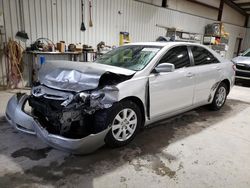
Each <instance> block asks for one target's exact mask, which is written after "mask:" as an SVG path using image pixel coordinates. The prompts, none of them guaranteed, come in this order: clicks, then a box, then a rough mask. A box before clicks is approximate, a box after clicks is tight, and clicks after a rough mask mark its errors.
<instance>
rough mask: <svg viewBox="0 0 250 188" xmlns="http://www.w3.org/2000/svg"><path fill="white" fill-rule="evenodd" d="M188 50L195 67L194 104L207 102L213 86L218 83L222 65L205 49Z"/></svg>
mask: <svg viewBox="0 0 250 188" xmlns="http://www.w3.org/2000/svg"><path fill="white" fill-rule="evenodd" d="M189 48H190V49H191V52H192V53H191V54H192V55H191V58H192V59H193V62H194V66H195V67H196V69H194V70H195V75H196V79H195V82H196V86H195V96H194V104H198V103H204V102H207V101H208V99H209V97H210V93H211V90H212V88H213V86H215V84H216V83H218V82H219V81H220V76H221V72H222V65H221V63H220V62H219V60H218V59H217V58H216V57H215V56H214V55H213V54H212V53H211V52H209V51H208V50H207V49H205V48H203V47H200V46H189Z"/></svg>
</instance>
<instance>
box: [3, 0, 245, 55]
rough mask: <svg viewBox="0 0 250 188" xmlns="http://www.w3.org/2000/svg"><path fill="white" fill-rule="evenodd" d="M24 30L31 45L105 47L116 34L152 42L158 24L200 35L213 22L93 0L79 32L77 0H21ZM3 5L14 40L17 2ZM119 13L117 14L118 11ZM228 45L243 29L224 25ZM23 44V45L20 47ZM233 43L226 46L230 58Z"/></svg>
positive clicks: (126, 1)
mask: <svg viewBox="0 0 250 188" xmlns="http://www.w3.org/2000/svg"><path fill="white" fill-rule="evenodd" d="M23 2H24V9H25V29H26V32H27V33H28V35H29V37H30V40H28V41H27V43H26V45H29V44H31V43H33V42H34V41H35V40H36V39H37V38H39V37H47V38H50V39H51V40H53V41H54V42H57V41H60V40H65V41H66V43H68V44H69V43H76V42H81V43H85V44H90V45H93V46H94V47H95V46H96V44H97V43H99V42H100V41H105V42H106V43H107V44H109V45H118V40H119V32H120V31H128V32H130V35H131V39H132V41H133V42H137V41H154V40H155V39H156V38H157V37H158V36H159V35H164V34H165V30H164V29H162V28H159V27H156V26H155V25H156V24H161V25H164V26H168V27H177V28H180V29H183V30H186V31H190V32H198V33H204V26H205V25H207V24H208V23H213V22H214V20H211V19H205V18H201V17H197V16H194V15H190V14H185V13H182V12H179V11H174V10H170V9H165V8H159V7H156V6H152V5H148V4H145V3H141V2H137V1H133V0H101V1H100V0H94V1H93V24H94V26H93V27H92V28H89V26H88V20H89V16H88V1H87V0H85V15H84V17H85V25H86V27H87V30H86V31H85V32H81V31H80V24H81V20H80V17H81V15H80V13H81V10H80V0H24V1H23ZM0 3H3V10H4V17H5V29H6V35H7V38H9V37H10V38H14V37H15V34H16V32H17V31H18V29H19V27H18V25H19V23H20V20H19V16H18V6H19V5H18V1H17V0H0ZM119 11H120V13H121V14H119V13H118V12H119ZM226 29H227V31H228V32H230V34H231V33H232V32H234V33H233V34H232V35H230V43H233V42H234V41H235V39H236V35H237V36H238V35H244V32H245V30H244V28H242V27H238V26H234V25H230V24H227V27H226ZM23 45H25V44H23ZM233 48H234V44H233V45H230V46H229V53H228V54H229V55H228V58H230V57H231V54H232V52H233Z"/></svg>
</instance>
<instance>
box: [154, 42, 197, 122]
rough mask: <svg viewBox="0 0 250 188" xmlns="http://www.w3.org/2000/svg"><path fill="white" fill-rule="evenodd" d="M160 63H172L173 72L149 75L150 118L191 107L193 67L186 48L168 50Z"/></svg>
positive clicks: (178, 47) (179, 47)
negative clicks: (173, 66)
mask: <svg viewBox="0 0 250 188" xmlns="http://www.w3.org/2000/svg"><path fill="white" fill-rule="evenodd" d="M160 63H172V64H174V65H175V71H173V72H167V73H151V75H150V77H149V91H150V117H151V118H154V117H157V116H161V115H165V114H167V113H171V112H174V111H176V110H179V109H182V108H185V107H188V106H191V105H192V102H193V95H194V77H195V75H194V73H193V69H194V67H191V64H190V58H189V54H188V51H187V47H186V46H177V47H174V48H172V49H170V50H169V51H168V52H167V53H166V54H165V55H164V56H163V58H162V59H161V60H160V61H159V63H158V64H160Z"/></svg>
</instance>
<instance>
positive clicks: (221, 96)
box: [210, 82, 228, 110]
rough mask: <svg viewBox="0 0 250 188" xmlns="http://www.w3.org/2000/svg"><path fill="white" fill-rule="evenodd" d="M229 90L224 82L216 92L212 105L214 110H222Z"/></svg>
mask: <svg viewBox="0 0 250 188" xmlns="http://www.w3.org/2000/svg"><path fill="white" fill-rule="evenodd" d="M227 90H228V88H227V85H226V84H225V83H224V82H222V83H220V85H219V87H218V88H217V90H216V92H215V95H214V99H213V102H212V103H211V105H210V108H211V109H212V110H220V109H221V108H222V106H223V105H224V104H225V102H226V99H227V93H228V92H227Z"/></svg>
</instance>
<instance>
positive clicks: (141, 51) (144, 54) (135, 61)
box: [95, 45, 162, 71]
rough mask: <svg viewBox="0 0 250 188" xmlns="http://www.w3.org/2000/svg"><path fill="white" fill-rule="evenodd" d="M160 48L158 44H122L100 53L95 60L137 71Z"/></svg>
mask: <svg viewBox="0 0 250 188" xmlns="http://www.w3.org/2000/svg"><path fill="white" fill-rule="evenodd" d="M161 48H162V47H160V46H142V45H128V46H122V47H119V48H116V49H114V50H112V51H110V52H108V53H106V54H104V55H102V56H101V57H100V58H98V59H97V60H96V61H95V62H96V63H101V64H106V65H111V66H116V67H122V68H126V69H130V70H135V71H139V70H142V69H143V68H144V67H145V66H146V65H147V64H148V63H149V62H150V61H151V59H152V58H153V57H154V56H155V55H156V54H157V52H158V51H159V50H160V49H161Z"/></svg>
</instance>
